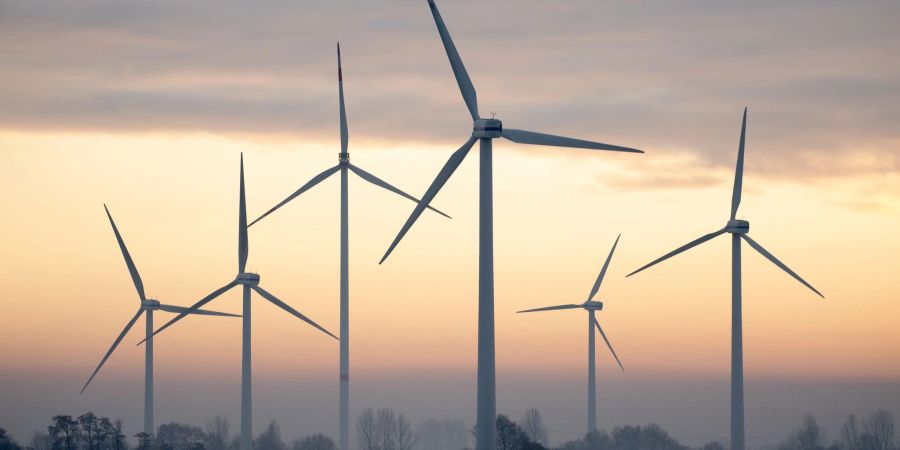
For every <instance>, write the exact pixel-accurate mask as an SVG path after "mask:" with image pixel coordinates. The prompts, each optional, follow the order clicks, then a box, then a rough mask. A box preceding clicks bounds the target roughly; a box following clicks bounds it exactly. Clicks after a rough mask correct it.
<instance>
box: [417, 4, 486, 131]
mask: <svg viewBox="0 0 900 450" xmlns="http://www.w3.org/2000/svg"><path fill="white" fill-rule="evenodd" d="M428 6H429V7H430V8H431V15H432V16H434V23H435V25H437V29H438V34H440V35H441V41H443V43H444V50H446V51H447V58H449V59H450V67H452V68H453V75H454V76H456V83H457V84H459V91H460V92H461V93H462V96H463V100H465V102H466V107H467V108H469V114H471V115H472V120H478V118H479V116H478V98H477V95H476V93H475V86H473V85H472V80H471V79H470V78H469V74H468V72H466V67H465V66H464V65H463V62H462V59H460V57H459V52H457V51H456V46H455V45H453V39H451V38H450V32H449V31H447V26H446V25H444V19H442V18H441V12H440V11H438V8H437V5H436V4H434V0H428Z"/></svg>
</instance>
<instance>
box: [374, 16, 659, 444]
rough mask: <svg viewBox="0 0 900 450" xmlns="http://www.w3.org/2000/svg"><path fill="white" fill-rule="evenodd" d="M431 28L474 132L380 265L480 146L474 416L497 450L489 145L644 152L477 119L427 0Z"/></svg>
mask: <svg viewBox="0 0 900 450" xmlns="http://www.w3.org/2000/svg"><path fill="white" fill-rule="evenodd" d="M428 6H429V7H430V8H431V14H432V16H434V23H435V25H437V29H438V33H439V34H440V36H441V41H443V43H444V50H446V51H447V57H448V58H449V59H450V66H451V68H452V69H453V74H454V75H455V76H456V82H457V84H458V85H459V90H460V92H461V93H462V97H463V100H464V101H465V103H466V107H468V109H469V113H470V114H471V115H472V120H473V129H472V135H471V137H469V139H468V140H467V141H466V142H465V143H464V144H463V145H462V147H460V148H459V149H458V150H456V151H455V152H454V153H453V154H452V155H451V156H450V159H449V160H447V163H446V164H444V167H443V168H442V169H441V171H440V172H438V174H437V177H435V179H434V181H433V182H432V183H431V186H429V188H428V190H427V191H426V192H425V195H424V196H422V202H421V203H419V204H418V205H417V206H416V208H415V209H414V210H413V212H412V214H410V216H409V219H407V220H406V223H405V224H404V225H403V228H401V229H400V233H399V234H397V237H396V238H395V239H394V241H393V242H392V243H391V245H390V247H389V248H388V250H387V252H385V254H384V257H383V258H381V262H384V260H385V259H387V257H388V256H389V255H390V254H391V252H392V251H393V250H394V248H395V247H396V246H397V244H398V243H399V242H400V240H401V239H402V238H403V236H404V235H405V234H406V232H407V231H409V228H410V227H411V226H412V225H413V223H415V221H416V220H417V219H418V218H419V216H420V215H421V214H422V212H423V211H424V210H425V208H426V207H427V205H428V204H429V203H430V202H431V200H432V199H434V197H435V195H437V193H438V191H440V189H441V187H443V186H444V184H445V183H446V182H447V180H448V179H449V178H450V176H451V175H453V172H454V171H455V170H456V168H457V167H459V165H460V164H461V163H462V161H463V159H464V158H465V157H466V155H467V154H468V153H469V150H470V149H471V148H472V146H473V145H475V141H478V140H480V141H481V164H480V168H479V222H478V240H479V249H478V409H477V413H476V439H475V440H476V450H493V449H494V448H495V447H496V430H495V421H496V415H497V408H496V389H495V387H496V384H495V365H494V237H493V230H494V222H493V211H494V207H493V187H492V158H491V150H492V146H491V143H492V140H493V139H495V138H500V137H502V138H506V139H509V140H510V141H513V142H517V143H520V144H534V145H551V146H557V147H575V148H586V149H593V150H612V151H619V152H632V153H643V152H642V151H640V150H635V149H632V148H626V147H619V146H616V145H609V144H601V143H598V142H591V141H583V140H580V139H572V138H567V137H562V136H554V135H550V134H543V133H535V132H533V131H524V130H515V129H511V128H505V129H504V128H503V124H502V123H501V122H500V120H498V119H496V118H493V117H492V118H490V119H485V118H482V117H481V116H480V115H479V114H478V101H477V99H476V94H475V87H474V86H473V85H472V80H471V79H469V74H468V73H467V72H466V68H465V67H464V66H463V62H462V59H460V57H459V53H458V52H457V51H456V47H455V46H454V45H453V40H452V39H451V38H450V33H449V32H448V31H447V27H446V26H445V25H444V20H443V19H442V18H441V14H440V12H439V11H438V9H437V5H435V3H434V0H428Z"/></svg>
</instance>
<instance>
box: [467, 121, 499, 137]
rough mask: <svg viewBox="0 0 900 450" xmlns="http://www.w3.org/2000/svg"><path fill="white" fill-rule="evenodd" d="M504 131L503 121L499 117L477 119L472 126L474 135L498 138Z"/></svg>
mask: <svg viewBox="0 0 900 450" xmlns="http://www.w3.org/2000/svg"><path fill="white" fill-rule="evenodd" d="M502 133H503V122H501V121H500V120H499V119H476V120H475V124H474V126H473V127H472V137H473V138H476V139H480V138H490V139H493V138H498V137H500V135H501V134H502Z"/></svg>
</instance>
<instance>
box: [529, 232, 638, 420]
mask: <svg viewBox="0 0 900 450" xmlns="http://www.w3.org/2000/svg"><path fill="white" fill-rule="evenodd" d="M619 237H622V235H621V234H620V235H619ZM619 237H617V238H616V242H614V243H613V246H612V249H611V250H610V251H609V256H607V257H606V262H605V263H603V268H602V269H600V275H598V276H597V281H595V282H594V287H592V288H591V293H590V294H588V297H587V300H585V302H584V303H580V304H568V305H557V306H546V307H544V308H535V309H526V310H524V311H519V312H520V313H529V312H539V311H556V310H559V309H584V310H585V311H587V312H588V401H587V405H588V410H587V416H588V433H590V432H592V431H595V430H596V429H597V372H596V367H595V364H596V362H595V359H596V356H595V355H596V353H595V351H594V341H595V339H596V338H595V337H594V326H596V327H597V330H598V331H600V336H601V337H603V341H604V342H606V346H607V347H609V351H610V352H611V353H612V355H613V358H615V359H616V363H617V364H619V368H620V369H622V372H624V371H625V368H624V367H622V361H619V356H618V355H616V351H615V350H613V347H612V344H610V343H609V339H607V338H606V333H604V332H603V327H601V326H600V322H599V321H598V320H597V317H596V313H597V311H600V310H602V309H603V302H601V301H595V300H594V296H595V295H597V291H598V290H599V289H600V284H601V283H603V276H604V275H606V268H607V267H609V261H610V260H611V259H612V256H613V252H615V251H616V245H618V243H619Z"/></svg>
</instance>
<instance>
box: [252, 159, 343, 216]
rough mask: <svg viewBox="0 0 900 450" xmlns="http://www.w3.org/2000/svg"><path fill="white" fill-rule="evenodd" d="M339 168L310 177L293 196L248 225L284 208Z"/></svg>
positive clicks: (335, 167) (332, 168)
mask: <svg viewBox="0 0 900 450" xmlns="http://www.w3.org/2000/svg"><path fill="white" fill-rule="evenodd" d="M340 168H341V167H340V166H334V167H331V168H329V169H327V170H325V171H324V172H322V173H320V174H318V175H316V176H314V177H312V179H310V180H309V181H307V182H306V184H304V185H303V186H301V187H300V189H297V190H296V191H295V192H294V193H293V194H291V195H289V196H288V197H287V198H286V199H284V200H282V201H281V203H279V204H277V205H275V206H274V207H272V209H270V210H268V211H266V213H265V214H263V215H261V216H259V217H258V218H257V219H256V220H254V221H253V222H251V223H250V226H252V225H253V224H254V223H256V222H259V221H260V220H262V219H263V217H266V216H268V215H269V214H272V213H273V212H275V210H277V209H278V208H281V207H282V206H284V205H285V204H287V202H289V201H291V200H293V199H294V198H296V197H297V196H299V195H300V194H302V193H304V192H306V191H308V190H310V189H312V187H313V186H315V185H317V184H319V183H321V182H322V181H324V180H325V179H326V178H328V177H330V176H331V175H333V174H334V173H335V172H337V171H338V170H340Z"/></svg>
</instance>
